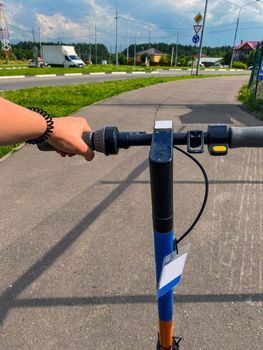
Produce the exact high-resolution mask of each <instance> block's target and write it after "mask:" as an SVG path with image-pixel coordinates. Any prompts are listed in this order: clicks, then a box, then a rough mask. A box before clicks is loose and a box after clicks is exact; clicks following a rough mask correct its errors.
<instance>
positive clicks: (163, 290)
mask: <svg viewBox="0 0 263 350" xmlns="http://www.w3.org/2000/svg"><path fill="white" fill-rule="evenodd" d="M181 277H182V275H180V276H178V277H176V278H175V279H174V280H172V281H171V282H170V283H168V284H167V285H166V286H164V287H163V288H161V289H159V290H158V292H157V298H158V299H159V298H161V297H162V296H163V295H165V294H167V293H168V292H169V291H170V290H171V289H172V288H173V287H175V286H176V285H177V284H178V283H179V282H180V280H181Z"/></svg>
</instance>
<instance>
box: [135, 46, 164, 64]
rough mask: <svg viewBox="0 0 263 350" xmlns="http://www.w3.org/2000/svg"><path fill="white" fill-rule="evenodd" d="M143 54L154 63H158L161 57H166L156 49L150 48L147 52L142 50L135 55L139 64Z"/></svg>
mask: <svg viewBox="0 0 263 350" xmlns="http://www.w3.org/2000/svg"><path fill="white" fill-rule="evenodd" d="M144 54H147V55H149V56H150V57H151V59H152V61H153V62H154V63H159V62H160V60H161V58H162V57H163V56H166V54H165V53H163V52H161V51H159V50H157V49H155V48H153V47H152V48H150V49H148V50H143V51H140V52H138V53H137V54H136V61H137V62H141V57H142V55H144Z"/></svg>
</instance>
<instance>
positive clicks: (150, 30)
mask: <svg viewBox="0 0 263 350" xmlns="http://www.w3.org/2000/svg"><path fill="white" fill-rule="evenodd" d="M151 32H152V26H151V24H149V44H151V41H152V39H151Z"/></svg>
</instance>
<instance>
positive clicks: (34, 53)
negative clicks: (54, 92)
mask: <svg viewBox="0 0 263 350" xmlns="http://www.w3.org/2000/svg"><path fill="white" fill-rule="evenodd" d="M32 35H33V55H34V63H35V65H36V67H37V66H38V61H37V58H38V49H37V46H36V39H35V30H34V28H32Z"/></svg>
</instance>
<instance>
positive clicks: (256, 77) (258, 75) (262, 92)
mask: <svg viewBox="0 0 263 350" xmlns="http://www.w3.org/2000/svg"><path fill="white" fill-rule="evenodd" d="M248 86H249V88H250V90H251V91H252V95H253V98H254V100H262V101H263V42H261V43H258V46H257V48H256V52H255V56H254V61H253V68H252V72H251V76H250V80H249V85H248Z"/></svg>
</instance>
